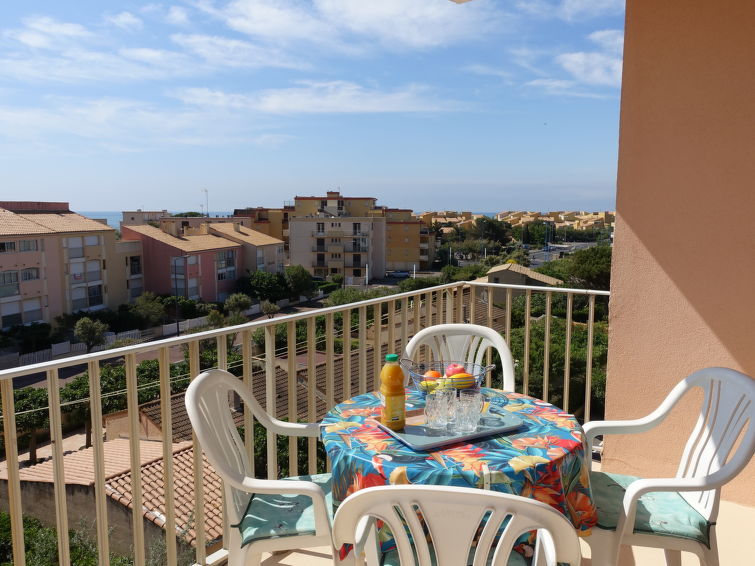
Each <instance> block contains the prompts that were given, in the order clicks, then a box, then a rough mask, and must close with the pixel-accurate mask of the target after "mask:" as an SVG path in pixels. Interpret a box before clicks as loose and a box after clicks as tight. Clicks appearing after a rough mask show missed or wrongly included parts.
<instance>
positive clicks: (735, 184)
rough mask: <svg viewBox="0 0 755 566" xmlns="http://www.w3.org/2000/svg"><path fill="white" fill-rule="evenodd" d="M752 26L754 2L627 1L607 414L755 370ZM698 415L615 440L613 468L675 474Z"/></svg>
mask: <svg viewBox="0 0 755 566" xmlns="http://www.w3.org/2000/svg"><path fill="white" fill-rule="evenodd" d="M753 30H755V9H754V8H753V5H752V3H751V2H749V1H747V0H741V1H733V0H730V1H724V2H702V1H700V0H695V1H693V2H690V1H689V0H666V1H664V2H658V1H656V0H629V1H628V2H627V26H626V43H625V57H624V79H623V92H622V103H621V130H620V142H619V172H618V193H617V212H618V215H617V216H618V217H617V227H616V234H615V247H614V261H613V274H612V282H611V291H612V296H611V321H610V342H609V359H608V391H607V417H608V418H629V417H637V416H640V415H643V414H645V413H646V412H648V411H649V410H650V409H652V408H655V406H656V405H657V404H658V403H659V402H660V400H661V399H663V398H664V397H665V395H666V394H667V393H668V391H669V390H670V389H671V387H672V386H673V385H674V384H675V383H676V382H678V381H679V380H680V379H681V378H683V377H685V376H686V375H687V374H689V373H690V372H692V371H694V370H696V369H698V368H701V367H704V366H714V365H720V366H728V367H732V368H735V369H738V370H741V371H744V372H745V373H748V374H749V375H751V376H755V322H753V321H755V308H754V307H753V288H755V286H754V285H755V284H754V283H753V282H755V227H754V226H753V224H752V219H751V216H752V212H753V210H755V190H754V189H753V184H755V159H753V155H755V96H754V95H753V93H755V72H753V60H754V54H755V35H754V33H753ZM671 210H673V211H675V213H674V214H669V213H668V211H671ZM716 218H726V222H724V223H716V222H711V219H716ZM630 400H631V401H630ZM689 425H690V422H689V419H677V420H673V421H672V422H670V423H667V424H666V425H664V426H663V428H662V429H661V430H660V431H658V432H657V433H652V434H650V435H643V437H642V439H641V440H640V439H638V438H628V437H627V438H623V439H612V440H611V441H610V442H609V443H608V444H607V446H606V452H605V457H606V469H609V470H617V471H618V470H622V471H624V473H637V474H642V475H651V474H652V475H658V474H659V473H661V474H673V473H674V472H675V471H676V470H675V465H674V463H675V461H676V460H677V459H678V456H679V453H680V451H681V446H680V440H679V438H680V436H681V435H682V434H686V431H687V428H686V427H688V426H689ZM651 443H652V444H651ZM651 445H652V446H653V448H652V452H651V450H650V449H649V446H651ZM753 485H755V465H754V464H752V463H751V464H750V466H749V467H748V468H747V469H746V470H745V472H744V473H743V474H741V475H740V476H739V478H738V479H737V480H735V481H734V482H733V483H732V484H730V485H729V486H727V488H725V489H724V498H726V499H731V500H735V501H737V502H740V503H744V504H749V505H755V490H753V489H752V486H753Z"/></svg>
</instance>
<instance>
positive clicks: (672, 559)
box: [663, 549, 682, 566]
mask: <svg viewBox="0 0 755 566" xmlns="http://www.w3.org/2000/svg"><path fill="white" fill-rule="evenodd" d="M663 553H664V554H665V555H666V566H682V553H681V551H679V550H669V549H665V550H664V551H663Z"/></svg>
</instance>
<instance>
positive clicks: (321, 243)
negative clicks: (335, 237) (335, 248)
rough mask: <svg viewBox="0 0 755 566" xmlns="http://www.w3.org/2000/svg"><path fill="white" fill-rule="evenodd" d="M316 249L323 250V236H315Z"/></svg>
mask: <svg viewBox="0 0 755 566" xmlns="http://www.w3.org/2000/svg"><path fill="white" fill-rule="evenodd" d="M317 251H318V252H320V251H325V238H317Z"/></svg>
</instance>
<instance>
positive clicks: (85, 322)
mask: <svg viewBox="0 0 755 566" xmlns="http://www.w3.org/2000/svg"><path fill="white" fill-rule="evenodd" d="M107 331H108V325H107V324H105V323H104V322H101V321H99V320H92V319H91V318H89V317H87V316H85V317H84V318H80V319H79V320H78V321H77V322H76V325H75V326H74V327H73V335H74V336H76V338H78V339H79V340H81V341H82V342H84V344H86V347H87V354H88V353H89V352H91V351H92V348H94V347H95V346H101V345H102V344H104V343H105V332H107Z"/></svg>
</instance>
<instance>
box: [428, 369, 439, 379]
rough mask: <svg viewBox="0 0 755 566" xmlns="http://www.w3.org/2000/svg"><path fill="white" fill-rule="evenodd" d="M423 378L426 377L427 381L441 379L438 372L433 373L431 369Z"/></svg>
mask: <svg viewBox="0 0 755 566" xmlns="http://www.w3.org/2000/svg"><path fill="white" fill-rule="evenodd" d="M425 377H427V378H428V379H438V378H439V377H442V376H441V373H440V372H439V371H435V370H433V369H431V370H428V371H426V372H425Z"/></svg>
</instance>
